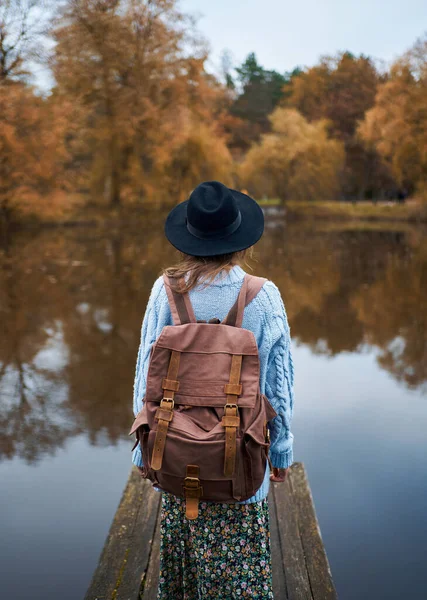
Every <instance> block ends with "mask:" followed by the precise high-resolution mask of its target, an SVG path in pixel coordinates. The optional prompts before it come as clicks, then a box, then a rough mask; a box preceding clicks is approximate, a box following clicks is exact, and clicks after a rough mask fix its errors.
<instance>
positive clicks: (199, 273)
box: [163, 246, 253, 294]
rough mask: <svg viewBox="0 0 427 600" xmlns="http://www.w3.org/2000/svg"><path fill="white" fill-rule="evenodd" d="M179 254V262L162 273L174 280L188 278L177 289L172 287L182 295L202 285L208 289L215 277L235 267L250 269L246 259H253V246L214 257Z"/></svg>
mask: <svg viewBox="0 0 427 600" xmlns="http://www.w3.org/2000/svg"><path fill="white" fill-rule="evenodd" d="M180 254H181V257H180V260H179V262H178V263H177V264H175V265H173V266H171V267H168V268H167V269H164V271H163V273H165V274H166V275H167V276H168V277H174V278H176V279H180V278H186V277H187V276H188V278H187V281H185V283H184V284H183V285H181V286H180V287H179V288H177V287H176V286H173V287H174V289H176V291H177V292H180V293H182V294H183V293H185V292H189V291H190V290H191V289H193V288H194V287H196V285H200V284H203V285H204V287H208V286H209V284H210V283H211V282H212V281H213V280H214V279H215V277H216V276H217V275H219V274H220V273H221V272H225V273H228V272H229V271H230V270H231V269H232V268H233V267H234V266H235V265H239V266H241V267H242V266H246V267H248V268H249V269H252V267H251V266H250V265H249V263H248V262H247V259H248V258H249V259H253V246H251V247H250V248H246V249H245V250H240V251H238V252H230V253H229V254H217V255H215V256H190V255H189V254H185V253H183V252H181V253H180Z"/></svg>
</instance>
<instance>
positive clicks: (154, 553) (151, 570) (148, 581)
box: [140, 506, 161, 600]
mask: <svg viewBox="0 0 427 600" xmlns="http://www.w3.org/2000/svg"><path fill="white" fill-rule="evenodd" d="M160 514H161V506H160V508H159V515H158V518H157V524H156V530H155V532H154V540H153V544H152V546H151V555H150V562H149V563H148V569H147V572H146V576H145V577H144V580H143V582H142V585H141V590H140V597H141V600H156V598H157V587H158V585H159V570H160Z"/></svg>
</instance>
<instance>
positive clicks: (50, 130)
mask: <svg viewBox="0 0 427 600" xmlns="http://www.w3.org/2000/svg"><path fill="white" fill-rule="evenodd" d="M69 130H70V124H69V121H68V107H67V105H66V104H62V105H58V104H55V103H54V102H53V101H52V100H49V99H48V100H45V99H43V98H41V97H40V96H36V95H35V94H34V92H33V90H32V89H31V88H30V87H28V86H25V85H24V84H22V83H10V84H6V83H3V84H0V212H1V214H2V216H3V218H5V219H6V220H9V219H10V216H11V214H12V212H14V211H15V212H16V210H18V211H20V212H21V213H22V212H27V213H35V212H39V213H45V214H47V213H49V212H51V211H53V209H54V208H55V210H56V209H58V210H61V204H63V202H62V201H63V200H64V198H63V197H60V193H59V192H60V190H64V191H65V190H66V189H67V186H66V182H65V180H64V178H63V165H64V162H65V161H66V160H67V151H66V147H65V136H66V132H67V131H69ZM55 191H56V192H57V193H56V195H53V194H52V192H55ZM53 203H56V204H57V206H55V207H54V206H53Z"/></svg>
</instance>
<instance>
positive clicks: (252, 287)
mask: <svg viewBox="0 0 427 600" xmlns="http://www.w3.org/2000/svg"><path fill="white" fill-rule="evenodd" d="M266 281H267V279H266V278H265V277H255V275H249V274H248V273H246V274H245V277H244V279H243V283H242V286H241V288H240V291H239V295H238V296H237V300H236V302H235V303H234V304H233V306H232V307H231V309H230V311H229V313H228V315H227V316H226V317H225V319H224V320H223V321H222V323H223V324H224V325H232V326H233V327H241V326H242V322H243V311H244V309H245V306H247V305H248V304H249V302H251V301H252V300H253V299H254V298H255V296H256V295H257V294H258V292H259V291H260V289H261V288H262V286H263V285H264V283H265V282H266Z"/></svg>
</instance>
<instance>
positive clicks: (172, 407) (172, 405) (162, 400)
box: [160, 398, 175, 410]
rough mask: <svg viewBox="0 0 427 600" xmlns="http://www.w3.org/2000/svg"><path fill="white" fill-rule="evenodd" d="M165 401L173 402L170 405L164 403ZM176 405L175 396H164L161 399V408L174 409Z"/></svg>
mask: <svg viewBox="0 0 427 600" xmlns="http://www.w3.org/2000/svg"><path fill="white" fill-rule="evenodd" d="M164 402H166V403H169V402H170V403H171V405H170V407H169V406H165V405H164V404H163V403H164ZM174 406H175V402H174V399H173V398H162V399H161V401H160V407H161V408H166V409H167V410H173V409H174Z"/></svg>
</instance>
